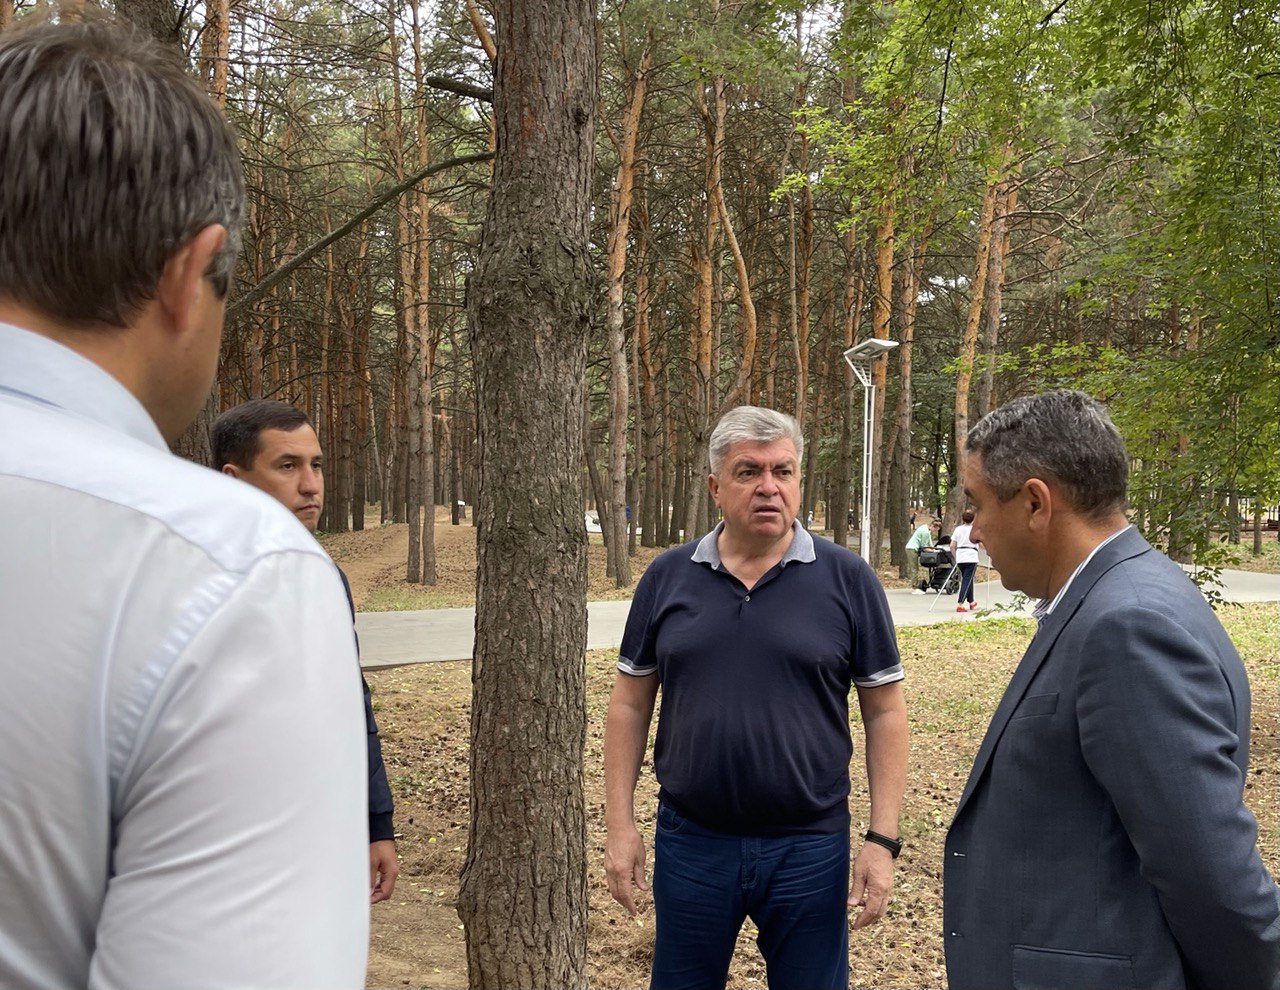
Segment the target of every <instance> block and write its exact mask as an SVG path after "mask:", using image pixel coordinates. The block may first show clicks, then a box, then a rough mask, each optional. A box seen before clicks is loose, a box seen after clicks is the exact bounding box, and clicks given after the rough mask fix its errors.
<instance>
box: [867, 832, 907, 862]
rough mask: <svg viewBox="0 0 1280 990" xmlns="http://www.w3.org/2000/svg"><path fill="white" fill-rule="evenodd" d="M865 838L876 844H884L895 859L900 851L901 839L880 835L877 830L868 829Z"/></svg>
mask: <svg viewBox="0 0 1280 990" xmlns="http://www.w3.org/2000/svg"><path fill="white" fill-rule="evenodd" d="M865 838H866V840H867V841H868V842H874V843H875V844H876V845H877V846H884V847H885V848H886V849H888V850H889V853H890V855H892V856H893V858H894V859H897V858H898V854H899V853H900V852H902V840H901V839H891V838H889V837H888V836H887V835H881V834H880V833H879V832H872V831H870V830H868V832H867V834H866V836H865Z"/></svg>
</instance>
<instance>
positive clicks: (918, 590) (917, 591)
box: [911, 588, 924, 595]
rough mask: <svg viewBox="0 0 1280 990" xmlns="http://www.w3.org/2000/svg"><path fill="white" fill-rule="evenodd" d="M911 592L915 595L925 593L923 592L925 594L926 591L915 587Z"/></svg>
mask: <svg viewBox="0 0 1280 990" xmlns="http://www.w3.org/2000/svg"><path fill="white" fill-rule="evenodd" d="M911 593H912V594H913V595H923V594H924V592H923V591H921V590H920V589H919V588H913V589H912V591H911Z"/></svg>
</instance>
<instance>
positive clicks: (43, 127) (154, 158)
mask: <svg viewBox="0 0 1280 990" xmlns="http://www.w3.org/2000/svg"><path fill="white" fill-rule="evenodd" d="M83 18H84V19H83V20H79V21H75V22H62V23H54V22H52V21H50V20H48V19H47V17H44V16H41V15H32V16H29V17H27V18H25V19H24V20H23V21H22V22H20V23H19V25H18V26H17V27H15V28H13V29H11V30H9V31H6V32H5V33H3V34H0V296H7V297H9V298H10V299H12V300H14V301H16V302H18V303H20V304H22V305H26V306H30V307H32V308H34V309H37V310H39V311H41V312H43V313H45V314H47V315H49V316H52V317H54V318H57V319H60V320H64V321H66V322H67V323H69V324H73V325H80V326H88V325H93V324H107V325H110V326H127V325H128V324H129V322H130V321H131V320H132V318H133V317H135V316H136V315H137V312H138V310H139V308H140V307H141V306H142V304H143V303H145V302H146V301H147V300H148V299H150V298H152V297H153V296H154V294H155V290H156V287H157V285H158V283H159V280H160V275H161V274H162V272H163V270H164V266H165V262H166V261H167V260H168V259H169V257H170V256H171V255H172V254H173V252H174V251H176V250H177V249H178V248H180V247H181V246H182V245H183V244H184V243H186V242H187V241H188V240H189V239H190V238H191V237H193V236H194V235H195V234H197V233H198V232H199V231H200V230H202V229H203V228H205V227H207V226H208V225H210V224H221V225H222V226H223V227H225V228H226V229H227V239H226V243H225V244H224V245H223V247H222V249H221V250H220V251H219V252H218V254H217V256H216V257H215V258H214V259H213V262H212V263H211V265H210V267H209V270H208V272H206V274H207V275H208V276H209V278H210V280H211V281H212V283H213V285H214V288H215V289H216V290H217V292H218V294H219V295H220V296H225V295H226V292H227V289H228V287H229V285H230V280H231V273H232V270H233V268H234V266H235V259H236V255H237V254H238V253H239V250H240V228H241V224H242V223H243V217H244V198H245V193H244V178H243V176H242V174H241V168H240V154H239V152H238V151H237V150H236V142H235V136H234V135H233V134H232V132H231V129H230V127H228V125H227V122H226V120H225V119H224V118H223V116H222V114H221V112H220V111H219V110H218V108H217V106H216V105H215V104H214V103H213V101H212V100H211V99H210V98H209V97H208V95H207V94H206V93H205V92H204V91H203V90H202V89H201V88H200V85H199V84H198V83H197V82H196V81H195V80H194V79H193V78H192V77H191V76H189V75H188V74H187V72H186V71H185V70H184V69H183V67H182V65H181V63H180V62H179V60H178V56H177V53H176V52H170V51H169V50H168V49H167V48H164V47H162V46H161V45H160V44H159V43H157V42H155V41H152V40H151V39H149V38H147V37H146V36H145V35H143V34H142V33H141V32H140V31H137V30H136V29H134V28H131V27H129V26H128V25H126V24H124V23H117V22H113V21H111V20H110V19H109V18H107V17H106V16H105V15H103V14H101V13H97V12H95V11H94V10H93V9H92V8H88V7H86V8H85V9H84V11H83Z"/></svg>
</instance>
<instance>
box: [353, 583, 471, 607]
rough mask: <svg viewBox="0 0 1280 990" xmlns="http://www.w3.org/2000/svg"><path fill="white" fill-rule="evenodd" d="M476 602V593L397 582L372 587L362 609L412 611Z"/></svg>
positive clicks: (460, 605) (464, 605)
mask: <svg viewBox="0 0 1280 990" xmlns="http://www.w3.org/2000/svg"><path fill="white" fill-rule="evenodd" d="M475 603H476V602H475V595H474V594H465V593H459V592H458V591H457V590H454V589H450V588H437V587H431V586H429V585H415V584H397V585H393V586H391V587H386V588H373V589H371V590H370V591H369V592H368V594H366V595H365V598H364V601H363V602H362V603H361V606H360V611H361V612H411V611H415V610H417V609H426V608H468V607H470V606H472V605H474V604H475Z"/></svg>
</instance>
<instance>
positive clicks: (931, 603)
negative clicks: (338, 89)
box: [356, 567, 1280, 668]
mask: <svg viewBox="0 0 1280 990" xmlns="http://www.w3.org/2000/svg"><path fill="white" fill-rule="evenodd" d="M985 573H986V572H985V570H984V569H983V568H982V567H979V569H978V581H977V584H976V591H975V594H976V597H977V599H978V605H979V608H980V609H986V608H989V607H991V606H993V605H999V604H1003V605H1008V604H1010V603H1011V602H1012V601H1013V597H1014V596H1013V594H1012V592H1009V591H1006V590H1005V589H1004V586H1003V585H1001V584H1000V581H999V580H998V579H995V580H990V581H988V580H985ZM1222 577H1223V587H1222V593H1223V597H1224V598H1226V599H1227V600H1228V601H1233V602H1274V601H1280V575H1278V574H1255V573H1253V572H1250V571H1224V572H1223V574H1222ZM885 594H886V596H887V597H888V599H889V610H890V612H892V613H893V621H894V624H895V625H899V626H924V625H930V624H932V623H935V622H977V621H980V620H981V619H982V617H983V613H981V612H965V613H957V612H956V610H955V598H954V597H953V596H951V595H944V596H942V597H941V598H935V597H934V595H932V594H929V595H915V594H912V593H911V591H909V590H907V589H898V588H895V589H891V590H889V591H886V592H885ZM630 608H631V602H630V601H617V602H589V603H588V604H587V649H589V650H600V649H609V648H616V647H617V646H618V644H619V643H620V642H621V641H622V629H623V626H624V625H625V624H626V621H627V612H628V611H629V610H630ZM1030 611H1031V610H1030V607H1029V606H1027V607H1026V608H1025V613H1026V614H1028V615H1029V614H1030ZM997 614H1007V613H997ZM475 621H476V612H475V609H473V608H441V609H431V610H428V611H420V612H361V613H359V614H358V615H357V616H356V630H357V631H358V632H359V634H360V659H361V663H362V665H363V666H365V667H370V668H372V667H394V666H398V665H400V664H406V663H424V662H428V661H433V660H469V659H471V653H472V650H473V648H474V646H475Z"/></svg>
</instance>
